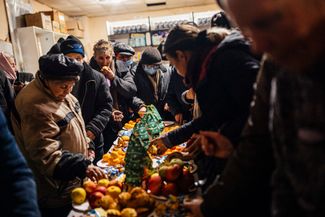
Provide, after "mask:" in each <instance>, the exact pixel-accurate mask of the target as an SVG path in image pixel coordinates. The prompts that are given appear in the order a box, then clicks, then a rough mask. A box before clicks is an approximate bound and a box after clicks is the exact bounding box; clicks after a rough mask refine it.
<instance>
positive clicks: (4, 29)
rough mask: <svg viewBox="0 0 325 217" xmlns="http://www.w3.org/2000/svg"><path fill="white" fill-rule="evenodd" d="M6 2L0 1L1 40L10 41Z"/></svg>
mask: <svg viewBox="0 0 325 217" xmlns="http://www.w3.org/2000/svg"><path fill="white" fill-rule="evenodd" d="M5 8H6V6H5V0H0V40H4V41H9V27H8V19H7V13H6V9H5Z"/></svg>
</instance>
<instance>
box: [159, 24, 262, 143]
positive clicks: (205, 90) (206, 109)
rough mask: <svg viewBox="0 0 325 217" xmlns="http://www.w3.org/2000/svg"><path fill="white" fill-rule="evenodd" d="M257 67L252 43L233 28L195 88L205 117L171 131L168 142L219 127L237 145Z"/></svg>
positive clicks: (166, 141) (183, 140)
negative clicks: (251, 46)
mask: <svg viewBox="0 0 325 217" xmlns="http://www.w3.org/2000/svg"><path fill="white" fill-rule="evenodd" d="M202 55H206V54H202ZM258 69H259V61H258V60H257V59H256V58H255V57H254V56H253V55H252V54H251V51H250V45H249V43H248V42H247V41H246V40H245V39H244V37H243V36H242V35H241V33H240V32H238V31H235V30H234V31H233V32H232V33H231V34H230V35H229V36H227V37H226V38H225V39H224V40H223V41H222V42H221V43H220V44H219V45H218V47H217V51H216V52H215V53H214V54H213V55H212V56H211V59H210V61H209V63H208V65H207V73H206V77H205V78H204V79H203V80H201V81H200V82H199V83H198V85H197V87H196V88H195V91H196V94H197V99H198V102H199V105H200V109H201V111H202V116H201V117H199V118H197V119H195V120H193V121H191V122H189V123H187V124H185V125H183V126H182V127H180V128H178V129H176V130H174V131H172V132H170V133H168V134H167V136H166V137H165V138H164V139H165V143H167V144H168V146H173V145H177V144H180V143H182V142H185V141H186V140H188V139H189V138H190V137H191V136H192V134H193V133H196V132H198V131H199V130H219V131H220V132H221V133H222V134H223V135H225V136H227V137H228V138H229V139H230V140H231V141H232V142H233V143H235V144H236V143H237V142H238V139H239V136H240V133H241V131H242V129H243V127H244V124H245V122H246V120H247V117H248V114H249V105H250V101H251V99H252V95H253V84H254V82H255V79H256V74H257V71H258Z"/></svg>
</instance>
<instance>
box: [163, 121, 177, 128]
mask: <svg viewBox="0 0 325 217" xmlns="http://www.w3.org/2000/svg"><path fill="white" fill-rule="evenodd" d="M163 123H164V126H165V127H169V126H172V125H174V124H175V122H174V121H163Z"/></svg>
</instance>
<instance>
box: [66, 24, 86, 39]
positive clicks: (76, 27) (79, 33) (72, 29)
mask: <svg viewBox="0 0 325 217" xmlns="http://www.w3.org/2000/svg"><path fill="white" fill-rule="evenodd" d="M66 23H67V30H68V33H69V34H70V35H74V36H76V37H78V38H83V37H84V27H83V25H82V22H81V21H79V20H68V21H67V22H66Z"/></svg>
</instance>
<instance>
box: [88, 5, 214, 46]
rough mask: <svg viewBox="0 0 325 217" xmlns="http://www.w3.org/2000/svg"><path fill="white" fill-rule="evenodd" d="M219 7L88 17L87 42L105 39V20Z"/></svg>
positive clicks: (166, 14)
mask: <svg viewBox="0 0 325 217" xmlns="http://www.w3.org/2000/svg"><path fill="white" fill-rule="evenodd" d="M218 9H219V8H218V6H217V5H216V4H210V5H204V6H196V7H185V8H175V9H168V10H161V11H149V12H146V13H134V14H123V15H115V16H101V17H90V18H89V27H90V29H89V40H90V41H89V43H92V44H94V43H95V42H96V41H98V40H99V39H107V30H106V21H124V20H132V19H140V18H147V17H148V16H153V17H154V16H155V17H156V16H170V15H175V14H184V13H190V12H202V11H211V10H215V11H217V10H218Z"/></svg>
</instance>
